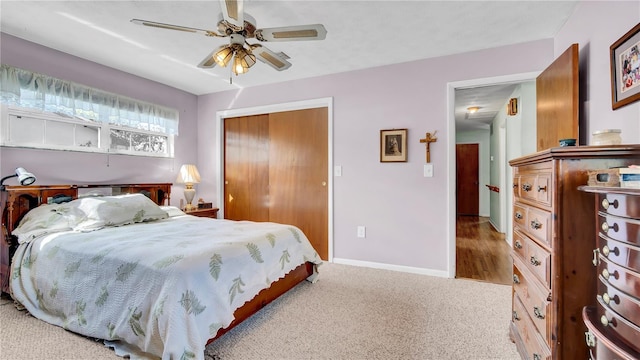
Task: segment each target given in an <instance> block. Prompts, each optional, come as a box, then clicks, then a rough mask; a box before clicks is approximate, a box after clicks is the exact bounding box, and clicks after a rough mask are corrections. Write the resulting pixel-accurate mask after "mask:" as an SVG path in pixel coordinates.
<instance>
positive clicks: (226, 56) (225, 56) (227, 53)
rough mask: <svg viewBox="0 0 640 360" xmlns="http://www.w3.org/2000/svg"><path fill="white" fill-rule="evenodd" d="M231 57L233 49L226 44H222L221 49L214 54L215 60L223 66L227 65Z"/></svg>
mask: <svg viewBox="0 0 640 360" xmlns="http://www.w3.org/2000/svg"><path fill="white" fill-rule="evenodd" d="M231 58H233V49H231V48H230V47H229V46H226V45H225V46H221V47H220V50H218V51H217V52H216V53H215V54H214V55H213V61H215V62H216V64H218V66H221V67H225V66H227V64H228V63H229V61H231Z"/></svg>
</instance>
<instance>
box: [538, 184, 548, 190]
mask: <svg viewBox="0 0 640 360" xmlns="http://www.w3.org/2000/svg"><path fill="white" fill-rule="evenodd" d="M541 191H545V192H546V191H547V187H546V186H540V185H538V192H541Z"/></svg>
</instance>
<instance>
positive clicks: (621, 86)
mask: <svg viewBox="0 0 640 360" xmlns="http://www.w3.org/2000/svg"><path fill="white" fill-rule="evenodd" d="M609 53H610V61H611V104H612V106H613V110H615V109H618V108H620V107H622V106H625V105H628V104H631V103H632V102H634V101H638V100H640V24H638V25H636V26H635V27H634V28H633V29H631V30H629V32H627V33H626V34H624V35H623V36H622V37H621V38H620V39H618V41H616V42H615V43H613V45H611V47H610V48H609Z"/></svg>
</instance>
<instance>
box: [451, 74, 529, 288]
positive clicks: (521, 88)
mask: <svg viewBox="0 0 640 360" xmlns="http://www.w3.org/2000/svg"><path fill="white" fill-rule="evenodd" d="M536 76H537V74H536V73H527V74H519V75H513V76H506V77H499V78H491V79H481V80H471V81H466V82H459V83H453V84H449V87H450V88H449V95H450V96H449V109H450V114H449V126H450V128H449V129H450V131H451V132H450V134H452V136H451V147H450V149H449V151H450V154H452V155H453V154H456V156H451V157H450V169H455V172H454V171H453V170H452V171H451V172H450V174H451V175H452V177H453V178H454V179H456V184H457V183H458V180H459V179H458V177H459V176H460V175H459V172H458V169H457V165H456V163H457V152H458V145H460V144H474V143H475V144H477V146H478V157H479V159H478V164H479V169H478V172H479V175H478V179H479V181H478V184H477V186H476V189H477V190H478V195H471V196H477V198H478V202H479V207H478V211H477V215H476V216H468V214H467V216H459V215H460V213H459V211H458V205H457V204H459V199H458V198H459V197H466V196H469V194H466V193H465V194H460V190H459V189H458V187H457V185H456V187H452V188H451V189H450V196H451V202H450V203H451V204H456V206H455V210H453V211H451V212H450V213H451V215H452V216H451V217H450V219H451V220H450V221H451V224H450V227H449V229H450V234H451V236H450V239H449V241H450V247H449V249H450V255H451V256H450V268H449V269H450V274H451V276H452V277H464V278H471V279H476V280H481V281H488V282H492V283H501V284H510V283H511V271H512V269H511V259H510V248H511V241H512V239H511V229H512V227H511V224H510V223H511V212H512V209H511V207H510V206H509V205H508V204H510V203H511V195H512V192H511V191H509V190H510V189H511V186H512V185H511V184H512V174H511V168H510V166H509V164H508V161H509V160H510V159H513V158H515V157H518V156H521V155H523V154H525V153H530V152H533V151H535V136H533V137H530V138H531V139H533V140H532V144H531V146H532V147H533V150H531V151H529V149H527V150H522V148H523V147H525V148H526V146H523V145H522V143H523V142H527V139H523V138H522V137H523V134H525V133H527V132H529V134H531V132H530V131H531V129H530V128H529V127H528V126H524V128H523V125H522V124H521V122H522V120H523V119H525V120H527V121H529V122H531V123H533V132H532V133H533V134H535V78H536ZM486 97H488V98H496V97H497V99H492V100H493V101H497V102H498V103H499V106H498V107H495V105H494V107H493V108H491V107H489V108H485V111H484V113H483V114H482V117H478V116H475V115H472V114H470V113H468V114H463V115H464V118H462V119H463V120H464V121H460V109H462V110H463V112H464V110H466V108H467V107H472V106H478V107H481V109H482V106H483V103H482V102H483V101H484V100H486V99H484V98H486ZM514 97H515V98H517V99H518V101H519V104H518V105H520V111H519V114H518V116H517V117H511V116H507V112H506V108H507V106H506V105H507V103H508V102H509V99H510V98H514ZM490 100H491V99H490ZM525 109H526V110H527V112H526V114H525V111H524V110H525ZM475 111H476V113H477V112H481V111H480V109H476V110H475ZM478 118H480V119H478ZM515 148H517V149H519V150H518V151H516V150H514V149H515ZM520 150H521V151H520ZM454 151H455V152H454ZM463 176H467V175H463Z"/></svg>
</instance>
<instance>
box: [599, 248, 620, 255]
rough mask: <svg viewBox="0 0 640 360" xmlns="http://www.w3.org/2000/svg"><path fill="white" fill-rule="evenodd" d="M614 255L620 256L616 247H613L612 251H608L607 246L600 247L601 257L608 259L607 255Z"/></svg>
mask: <svg viewBox="0 0 640 360" xmlns="http://www.w3.org/2000/svg"><path fill="white" fill-rule="evenodd" d="M611 253H614V254H615V255H616V256H619V255H620V250H618V248H617V247H614V248H613V250H611V249H609V247H608V246H607V245H605V246H603V247H602V255H604V256H606V257H609V254H611Z"/></svg>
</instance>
